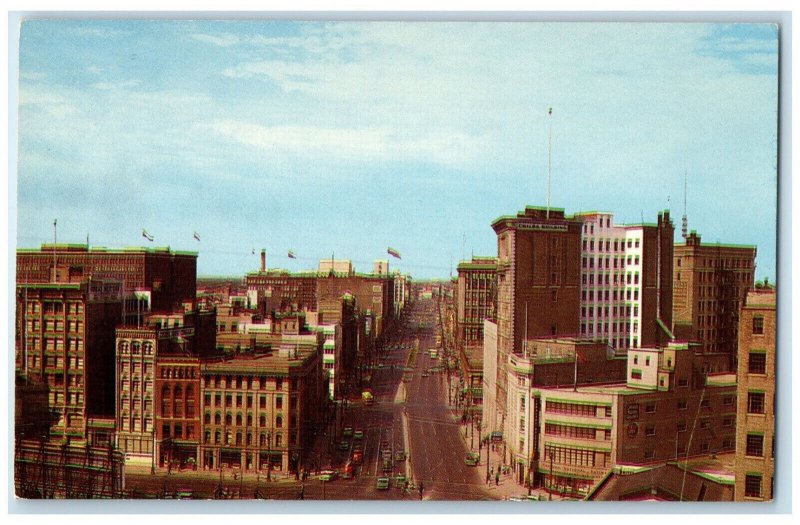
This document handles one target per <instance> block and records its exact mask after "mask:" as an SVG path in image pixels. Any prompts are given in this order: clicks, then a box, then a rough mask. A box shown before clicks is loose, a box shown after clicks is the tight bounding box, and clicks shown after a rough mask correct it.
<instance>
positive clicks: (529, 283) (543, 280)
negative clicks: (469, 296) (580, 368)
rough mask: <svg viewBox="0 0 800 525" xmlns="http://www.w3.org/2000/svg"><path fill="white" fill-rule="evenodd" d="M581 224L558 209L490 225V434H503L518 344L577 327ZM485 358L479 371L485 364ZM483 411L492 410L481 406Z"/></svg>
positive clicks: (570, 333) (540, 210)
mask: <svg viewBox="0 0 800 525" xmlns="http://www.w3.org/2000/svg"><path fill="white" fill-rule="evenodd" d="M582 227H583V222H582V221H580V220H575V219H572V218H568V217H565V216H564V210H563V209H561V208H543V207H531V206H527V207H526V208H525V210H524V211H521V212H519V213H518V214H517V215H516V216H513V215H511V216H502V217H499V218H498V219H496V220H495V221H494V222H493V223H492V228H493V229H494V231H495V233H496V234H497V256H498V262H497V343H496V344H497V352H496V353H495V354H494V355H493V356H490V359H494V360H495V361H496V362H495V363H492V365H491V368H492V369H496V386H495V388H496V392H493V393H491V394H489V395H488V396H487V397H486V399H487V400H488V399H492V400H493V401H494V403H493V404H494V405H495V410H496V414H495V415H494V417H490V418H488V419H487V421H492V420H494V423H493V427H492V428H489V429H488V430H489V431H502V430H503V426H504V421H505V412H506V396H507V378H508V373H507V364H508V356H509V355H510V354H512V353H514V354H521V353H522V352H523V348H522V342H523V340H526V339H528V338H532V337H537V336H548V335H549V336H552V335H564V336H575V335H577V334H578V331H579V328H580V306H581V296H580V293H581V282H580V278H581V267H580V261H581V234H582ZM486 356H487V354H484V367H486V366H487V364H486ZM485 410H492V407H488V406H487V407H486V408H485Z"/></svg>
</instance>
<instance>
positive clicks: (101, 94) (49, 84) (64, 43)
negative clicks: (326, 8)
mask: <svg viewBox="0 0 800 525" xmlns="http://www.w3.org/2000/svg"><path fill="white" fill-rule="evenodd" d="M777 44H778V42H777V30H776V28H775V27H774V26H770V25H742V24H739V25H708V24H665V23H657V24H656V23H651V24H646V23H629V24H610V23H606V24H589V23H562V24H559V23H539V24H536V23H443V22H437V23H407V22H387V23H359V22H348V23H332V22H325V23H291V22H243V21H220V22H212V21H163V20H162V21H147V22H145V21H132V20H111V21H101V20H93V21H77V20H62V21H56V20H50V21H48V20H32V21H28V22H25V23H24V24H23V26H22V30H21V39H20V57H19V58H20V77H19V78H20V80H19V103H20V106H19V154H18V162H19V166H18V188H17V191H18V218H17V230H18V245H19V246H23V247H31V246H38V245H39V243H40V242H43V241H44V242H49V241H51V240H52V234H53V232H52V222H53V219H54V218H56V217H57V218H58V236H59V241H60V242H85V240H86V236H87V234H88V235H89V239H90V243H91V244H92V245H104V246H109V247H119V246H131V245H151V244H150V243H148V242H147V241H146V240H145V239H144V238H143V237H142V236H141V229H142V228H146V229H147V230H148V232H150V233H151V234H152V235H153V236H154V237H155V242H154V243H153V244H152V245H154V246H166V245H169V246H171V247H172V248H174V249H188V250H196V251H199V254H200V255H199V259H198V273H199V274H200V275H212V274H223V275H241V274H243V273H245V272H247V271H251V270H253V269H256V268H257V266H258V264H259V261H258V253H259V250H260V249H261V248H265V249H266V250H267V258H268V265H269V266H271V267H274V266H278V267H284V268H289V269H291V270H301V269H310V268H313V267H315V266H316V261H317V260H318V259H319V258H322V257H330V255H331V254H332V253H334V254H335V256H336V257H337V258H340V257H341V258H349V259H351V260H353V261H354V263H355V266H356V269H357V270H359V271H371V267H372V261H373V260H374V259H376V258H387V257H388V255H387V254H386V247H387V246H392V247H393V248H396V249H397V250H398V251H400V252H401V254H402V256H403V259H402V260H400V261H398V260H396V259H392V261H391V264H392V267H393V268H394V267H397V268H400V269H401V270H402V271H404V272H409V273H411V274H412V275H413V276H414V277H416V278H427V277H447V276H448V275H449V274H450V268H451V261H452V265H453V267H455V265H456V264H457V262H458V260H459V259H461V258H462V257H464V256H466V257H469V256H470V254H472V253H475V254H476V255H492V254H495V253H496V238H495V235H494V233H493V231H492V229H491V227H490V224H491V222H492V221H493V220H494V219H495V218H497V217H498V216H500V215H505V214H514V213H516V212H517V211H518V210H521V209H522V208H523V207H524V206H525V205H526V204H527V205H544V204H545V202H546V198H547V197H546V181H547V130H548V117H547V110H548V108H550V107H552V108H553V117H552V126H553V150H552V179H553V187H552V199H551V200H552V205H553V206H556V207H561V208H565V210H566V212H567V213H573V212H577V211H581V210H603V211H611V212H614V214H615V218H616V221H617V222H619V223H631V222H640V221H641V219H642V217H644V220H645V221H647V222H654V221H655V218H656V214H657V213H658V211H659V210H662V209H664V208H667V207H669V208H670V209H671V211H672V217H673V222H674V223H675V226H676V241H680V237H679V234H680V217H681V214H682V212H683V183H684V173H688V181H689V182H688V187H689V189H688V200H687V208H688V216H689V226H690V229H696V230H697V231H698V233H700V234H701V235H702V237H703V240H704V241H706V242H724V243H739V244H755V245H757V246H758V258H757V270H756V278H758V279H761V278H763V277H765V276H768V277H769V278H770V279H771V280H773V281H774V280H775V276H776V272H775V244H776V232H775V229H776V199H777V196H776V180H777V176H776V170H775V167H776V149H777V131H776V130H777V111H778V109H777V95H778V78H777V63H778V53H777ZM195 231H197V232H198V233H199V234H200V236H201V241H200V242H197V241H196V240H194V239H193V237H192V234H193V232H195ZM253 249H255V252H256V255H253V254H252V250H253ZM288 250H293V251H294V252H295V253H296V254H297V256H298V259H296V260H290V259H288V258H287V256H286V254H287V251H288Z"/></svg>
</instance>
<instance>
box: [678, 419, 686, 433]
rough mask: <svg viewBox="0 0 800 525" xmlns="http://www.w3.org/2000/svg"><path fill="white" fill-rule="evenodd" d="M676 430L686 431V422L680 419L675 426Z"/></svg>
mask: <svg viewBox="0 0 800 525" xmlns="http://www.w3.org/2000/svg"><path fill="white" fill-rule="evenodd" d="M677 429H678V432H686V422H685V421H681V422H680V423H678V426H677Z"/></svg>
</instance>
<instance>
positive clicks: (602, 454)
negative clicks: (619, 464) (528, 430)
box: [544, 443, 611, 467]
mask: <svg viewBox="0 0 800 525" xmlns="http://www.w3.org/2000/svg"><path fill="white" fill-rule="evenodd" d="M544 457H545V459H546V460H547V461H550V460H552V461H553V462H554V463H559V464H561V465H575V466H582V467H606V466H608V465H609V464H610V461H611V453H610V452H606V451H599V450H585V449H580V448H574V447H563V446H559V445H551V444H549V443H546V444H545V446H544Z"/></svg>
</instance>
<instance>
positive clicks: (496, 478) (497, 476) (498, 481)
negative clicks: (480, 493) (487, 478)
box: [494, 472, 500, 486]
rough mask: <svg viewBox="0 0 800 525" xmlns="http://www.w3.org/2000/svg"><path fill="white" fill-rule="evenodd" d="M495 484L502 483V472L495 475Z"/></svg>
mask: <svg viewBox="0 0 800 525" xmlns="http://www.w3.org/2000/svg"><path fill="white" fill-rule="evenodd" d="M494 484H495V486H497V485H500V473H499V472H498V473H497V474H495V475H494Z"/></svg>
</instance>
